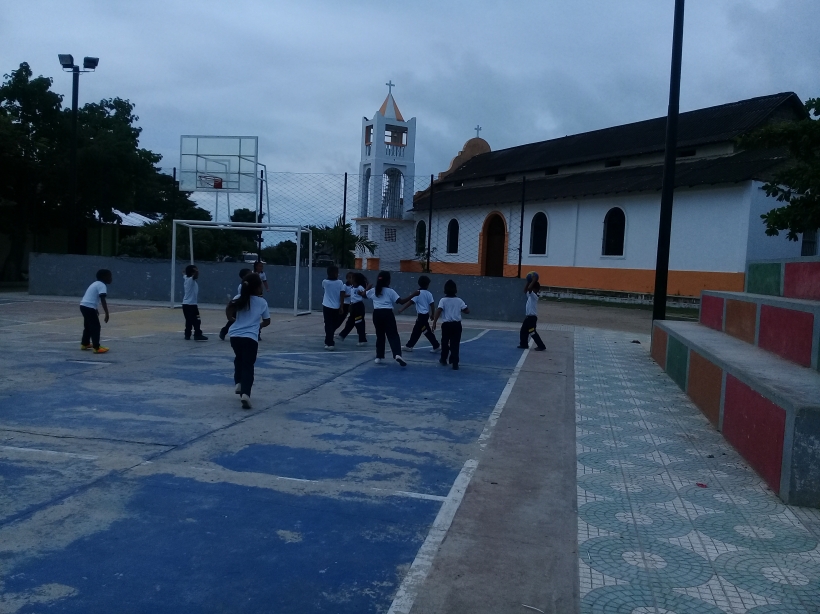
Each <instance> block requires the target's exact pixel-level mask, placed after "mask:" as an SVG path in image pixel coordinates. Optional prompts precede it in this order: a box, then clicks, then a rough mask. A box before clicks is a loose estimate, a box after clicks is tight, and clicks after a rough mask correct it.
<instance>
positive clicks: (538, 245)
mask: <svg viewBox="0 0 820 614" xmlns="http://www.w3.org/2000/svg"><path fill="white" fill-rule="evenodd" d="M530 253H531V254H546V253H547V216H546V215H545V214H543V213H541V212H540V211H539V212H538V213H536V214H535V215H534V216H533V217H532V222H531V223H530Z"/></svg>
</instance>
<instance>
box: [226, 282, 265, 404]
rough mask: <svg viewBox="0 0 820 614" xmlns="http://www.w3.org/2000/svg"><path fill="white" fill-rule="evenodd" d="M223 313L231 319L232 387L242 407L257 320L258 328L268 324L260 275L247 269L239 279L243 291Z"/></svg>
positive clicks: (246, 395) (252, 361)
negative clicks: (244, 274)
mask: <svg viewBox="0 0 820 614" xmlns="http://www.w3.org/2000/svg"><path fill="white" fill-rule="evenodd" d="M225 315H226V316H228V319H229V320H232V321H233V324H231V328H230V335H231V348H232V349H233V353H234V361H233V366H234V370H233V381H234V384H235V388H234V391H235V392H236V394H238V395H239V400H240V401H241V402H242V408H243V409H250V408H251V388H252V387H253V366H254V364H255V363H256V354H257V351H258V350H259V329H260V326H259V320H260V319H261V320H262V326H261V328H264V327H265V326H268V325H269V324H270V310H269V309H268V302H267V301H266V300H265V299H263V298H262V280H261V279H259V275H257V274H256V273H250V274H248V275H247V276H246V277H245V279H243V280H242V291H241V292H240V293H239V296H238V297H236V298H235V299H233V300H232V301H231V302H230V303H228V306H227V308H226V309H225Z"/></svg>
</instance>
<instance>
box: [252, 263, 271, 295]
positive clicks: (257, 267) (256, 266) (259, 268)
mask: <svg viewBox="0 0 820 614" xmlns="http://www.w3.org/2000/svg"><path fill="white" fill-rule="evenodd" d="M264 269H265V263H264V262H262V261H261V260H257V261H256V262H254V263H253V272H254V273H256V274H257V275H259V279H261V280H262V285H263V286H264V287H265V292H269V291H270V288H268V276H267V275H266V274H265V270H264Z"/></svg>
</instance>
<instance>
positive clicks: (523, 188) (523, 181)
mask: <svg viewBox="0 0 820 614" xmlns="http://www.w3.org/2000/svg"><path fill="white" fill-rule="evenodd" d="M526 198H527V178H526V177H522V178H521V226H520V228H519V229H518V279H521V258H522V255H523V253H524V201H525V200H526Z"/></svg>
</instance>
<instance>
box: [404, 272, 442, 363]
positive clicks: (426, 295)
mask: <svg viewBox="0 0 820 614" xmlns="http://www.w3.org/2000/svg"><path fill="white" fill-rule="evenodd" d="M429 287H430V278H429V277H427V275H422V276H421V277H419V289H418V290H416V291H415V292H414V293H413V296H411V297H410V301H411V302H412V303H413V304H415V306H416V323H415V324H414V325H413V332H412V333H410V340H409V341H408V342H407V345H406V346H404V349H405V350H406V351H408V352H412V351H413V347H415V345H416V343H417V342H418V340H419V338H420V337H421V335H422V333H424V336H425V337H427V341H429V342H430V345H432V346H433V349H432V350H430V351H431V352H432V353H433V354H436V353H438V351H439V347H440V346H439V342H438V339H436V336H435V335H434V334H433V331H431V330H430V311H432V310H433V308H434V305H435V300H434V299H433V295H432V294H431V293H430V291H429V290H428V289H427V288H429ZM409 306H410V303H406V304H405V305H404V307H402V308H401V309H399V313H401V312H402V311H404V310H405V309H407V308H408V307H409Z"/></svg>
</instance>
